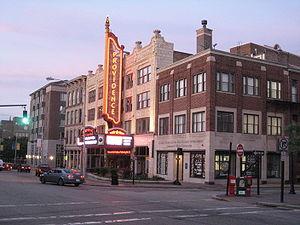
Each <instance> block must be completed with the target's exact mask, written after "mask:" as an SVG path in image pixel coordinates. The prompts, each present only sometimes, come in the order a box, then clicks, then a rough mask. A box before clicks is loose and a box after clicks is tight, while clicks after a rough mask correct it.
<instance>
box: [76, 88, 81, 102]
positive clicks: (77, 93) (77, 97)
mask: <svg viewBox="0 0 300 225" xmlns="http://www.w3.org/2000/svg"><path fill="white" fill-rule="evenodd" d="M76 99H77V104H79V103H81V102H80V91H79V90H76Z"/></svg>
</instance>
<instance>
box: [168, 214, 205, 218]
mask: <svg viewBox="0 0 300 225" xmlns="http://www.w3.org/2000/svg"><path fill="white" fill-rule="evenodd" d="M205 216H208V214H191V215H179V216H172V217H173V218H193V217H205Z"/></svg>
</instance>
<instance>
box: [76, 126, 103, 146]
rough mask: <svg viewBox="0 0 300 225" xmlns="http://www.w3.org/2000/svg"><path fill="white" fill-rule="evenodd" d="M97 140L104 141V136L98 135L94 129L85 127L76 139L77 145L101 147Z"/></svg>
mask: <svg viewBox="0 0 300 225" xmlns="http://www.w3.org/2000/svg"><path fill="white" fill-rule="evenodd" d="M99 140H104V135H98V134H97V131H96V129H95V128H94V127H92V126H87V127H85V128H83V129H81V131H80V135H79V137H78V138H77V145H78V146H82V145H83V144H85V145H97V144H98V145H101V143H100V144H99ZM103 144H104V142H103V141H102V145H103Z"/></svg>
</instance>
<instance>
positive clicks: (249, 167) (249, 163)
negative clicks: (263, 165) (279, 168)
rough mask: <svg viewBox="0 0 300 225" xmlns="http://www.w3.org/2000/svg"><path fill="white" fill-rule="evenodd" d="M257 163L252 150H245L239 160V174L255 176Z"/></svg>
mask: <svg viewBox="0 0 300 225" xmlns="http://www.w3.org/2000/svg"><path fill="white" fill-rule="evenodd" d="M256 170H257V163H256V160H255V155H254V154H253V153H252V152H245V154H244V155H243V157H242V161H241V176H246V175H247V176H252V177H257V171H256Z"/></svg>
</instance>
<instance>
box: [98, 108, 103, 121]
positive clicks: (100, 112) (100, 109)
mask: <svg viewBox="0 0 300 225" xmlns="http://www.w3.org/2000/svg"><path fill="white" fill-rule="evenodd" d="M102 108H103V107H102V106H99V107H98V110H97V119H101V118H102Z"/></svg>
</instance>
